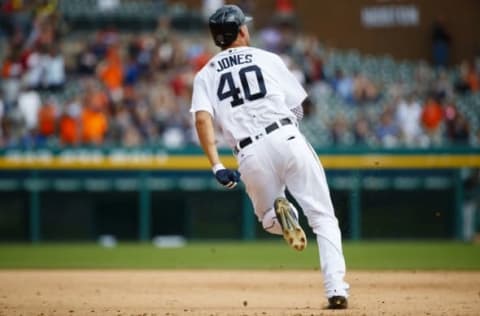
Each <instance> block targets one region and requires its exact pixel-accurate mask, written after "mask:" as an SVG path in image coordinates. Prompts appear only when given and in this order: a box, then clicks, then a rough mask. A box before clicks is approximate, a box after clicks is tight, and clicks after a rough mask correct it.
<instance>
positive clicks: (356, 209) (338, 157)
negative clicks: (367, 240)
mask: <svg viewBox="0 0 480 316" xmlns="http://www.w3.org/2000/svg"><path fill="white" fill-rule="evenodd" d="M317 152H318V153H319V156H320V158H321V161H322V163H323V165H324V167H325V169H326V171H327V177H328V181H329V185H330V187H331V188H332V189H334V190H345V191H348V192H349V208H348V221H349V227H350V230H349V236H347V237H349V238H350V239H352V240H358V239H360V238H362V231H361V222H362V210H361V199H362V189H366V190H378V189H386V188H388V189H393V190H416V189H419V188H424V189H427V190H438V189H445V188H451V189H453V192H454V195H455V197H454V199H455V206H454V210H453V213H454V222H453V231H454V237H455V238H456V239H462V236H463V225H462V223H463V212H462V207H463V200H464V196H465V194H466V192H464V188H463V183H462V177H461V171H462V170H463V169H465V168H480V148H468V147H462V148H454V147H451V148H447V149H429V150H405V149H404V150H375V151H373V150H371V149H370V150H369V151H367V150H365V148H349V149H338V148H337V149H329V148H323V149H318V150H317ZM221 158H222V161H223V162H224V164H225V165H226V166H228V167H232V168H235V167H236V162H235V159H234V157H233V156H232V155H231V154H230V153H229V151H223V152H222V156H221ZM175 189H176V190H182V191H198V190H221V188H220V186H219V185H218V184H217V183H216V182H215V180H214V179H213V177H212V176H211V172H210V166H209V164H208V161H207V159H206V158H205V157H204V155H203V154H202V152H201V151H200V150H199V149H198V148H186V149H183V150H178V151H167V150H165V149H161V148H143V149H123V148H108V149H95V148H76V149H38V150H19V149H8V150H2V151H1V152H0V191H26V192H28V199H29V202H28V205H29V207H28V209H29V210H28V212H29V216H28V218H29V228H28V230H29V238H30V240H31V241H33V242H36V241H39V240H41V237H42V234H41V229H40V227H41V225H40V221H41V198H42V195H41V192H43V191H47V190H53V191H57V192H59V194H61V193H62V192H75V191H87V192H102V191H118V192H124V191H135V192H137V193H138V225H139V226H138V239H139V240H142V241H146V240H148V239H149V238H150V237H151V231H150V226H151V225H150V220H151V211H152V210H151V204H152V203H151V192H152V191H168V190H175ZM239 192H241V193H240V194H243V203H242V204H243V206H242V238H244V239H253V238H255V225H256V223H255V218H254V214H253V212H252V210H251V205H250V203H249V201H248V197H247V196H246V194H245V193H243V190H239ZM476 192H477V193H478V188H477V191H476ZM467 193H468V192H467Z"/></svg>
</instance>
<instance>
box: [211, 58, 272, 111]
mask: <svg viewBox="0 0 480 316" xmlns="http://www.w3.org/2000/svg"><path fill="white" fill-rule="evenodd" d="M249 72H253V73H255V77H256V78H257V82H258V89H259V91H258V92H257V93H253V94H252V93H251V90H250V86H249V85H248V80H247V73H249ZM238 75H239V76H240V82H241V84H242V89H243V94H244V95H245V98H246V99H247V100H248V101H254V100H257V99H260V98H263V97H264V96H265V95H266V94H267V90H266V89H265V81H264V80H263V74H262V71H261V70H260V68H259V67H258V66H257V65H251V66H248V67H244V68H242V69H240V71H239V72H238ZM225 85H226V86H227V88H228V89H226V91H224V90H225ZM217 96H218V98H219V99H220V101H222V100H224V99H226V98H232V101H231V102H230V105H231V106H232V107H235V106H239V105H242V104H243V103H244V100H243V99H242V98H241V91H240V88H238V87H236V86H235V82H234V80H233V76H232V73H231V72H226V73H224V74H222V76H221V77H220V83H219V84H218V90H217Z"/></svg>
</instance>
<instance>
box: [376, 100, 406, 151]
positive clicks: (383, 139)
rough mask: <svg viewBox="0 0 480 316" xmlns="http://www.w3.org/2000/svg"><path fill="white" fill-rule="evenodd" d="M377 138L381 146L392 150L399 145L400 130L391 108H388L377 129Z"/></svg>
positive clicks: (383, 113)
mask: <svg viewBox="0 0 480 316" xmlns="http://www.w3.org/2000/svg"><path fill="white" fill-rule="evenodd" d="M375 137H376V139H377V141H378V142H379V144H380V145H382V146H384V147H387V148H391V147H396V146H398V145H399V138H400V129H399V127H398V125H397V124H396V122H395V118H394V112H393V109H392V108H391V107H386V108H385V110H384V111H383V112H382V114H381V115H380V121H379V123H378V124H377V126H376V127H375Z"/></svg>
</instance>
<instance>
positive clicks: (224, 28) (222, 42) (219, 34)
mask: <svg viewBox="0 0 480 316" xmlns="http://www.w3.org/2000/svg"><path fill="white" fill-rule="evenodd" d="M209 26H210V32H211V33H212V37H213V41H214V42H215V45H217V46H219V47H225V46H228V45H230V44H232V43H233V42H234V41H235V40H236V39H237V35H238V33H239V30H240V26H239V25H237V24H236V23H234V22H227V23H223V24H217V23H210V25H209Z"/></svg>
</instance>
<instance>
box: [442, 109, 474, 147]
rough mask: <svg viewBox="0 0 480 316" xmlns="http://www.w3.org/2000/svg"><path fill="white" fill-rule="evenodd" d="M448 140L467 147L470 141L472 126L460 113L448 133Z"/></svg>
mask: <svg viewBox="0 0 480 316" xmlns="http://www.w3.org/2000/svg"><path fill="white" fill-rule="evenodd" d="M447 136H448V139H449V140H450V141H452V142H453V143H455V144H462V145H467V144H468V142H469V140H470V126H469V124H468V121H467V120H466V119H465V116H464V115H463V114H462V113H460V112H458V113H457V115H455V118H454V119H453V122H452V124H451V126H450V128H449V129H448V132H447Z"/></svg>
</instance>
